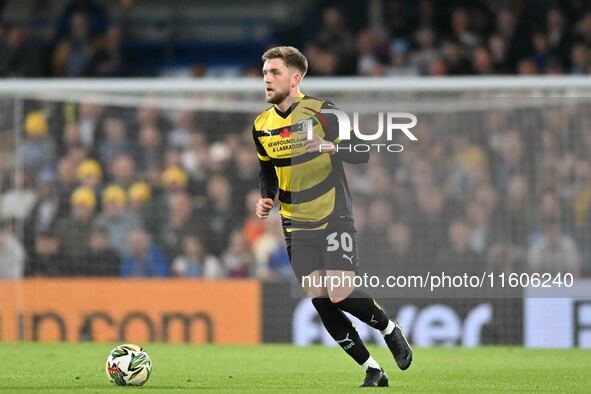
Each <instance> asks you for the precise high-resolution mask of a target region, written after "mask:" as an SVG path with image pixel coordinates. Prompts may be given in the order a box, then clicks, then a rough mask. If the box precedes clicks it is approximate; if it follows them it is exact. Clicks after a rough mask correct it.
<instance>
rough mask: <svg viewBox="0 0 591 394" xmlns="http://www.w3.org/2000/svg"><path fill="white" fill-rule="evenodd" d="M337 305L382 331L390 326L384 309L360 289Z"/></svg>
mask: <svg viewBox="0 0 591 394" xmlns="http://www.w3.org/2000/svg"><path fill="white" fill-rule="evenodd" d="M335 305H336V306H338V307H339V308H341V309H342V310H344V311H345V312H349V313H350V314H352V315H353V316H355V317H356V318H358V319H359V320H361V321H362V322H364V323H367V324H368V325H369V326H370V327H373V328H375V329H378V330H380V331H381V330H385V329H386V327H387V326H388V316H386V313H385V312H384V311H383V310H382V307H381V306H380V305H379V304H378V303H377V302H376V301H375V300H374V299H373V298H371V297H370V296H369V295H367V294H366V293H364V292H362V291H360V290H358V289H355V290H353V292H352V293H351V294H350V295H349V297H347V298H345V299H344V300H343V301H341V302H337V303H336V304H335Z"/></svg>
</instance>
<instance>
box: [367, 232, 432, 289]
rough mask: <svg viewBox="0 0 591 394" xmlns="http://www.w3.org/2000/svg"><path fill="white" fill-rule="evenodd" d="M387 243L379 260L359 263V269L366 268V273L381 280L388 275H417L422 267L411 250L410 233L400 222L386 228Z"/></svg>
mask: <svg viewBox="0 0 591 394" xmlns="http://www.w3.org/2000/svg"><path fill="white" fill-rule="evenodd" d="M387 236H388V243H387V247H386V250H385V251H384V253H380V259H378V260H369V259H368V260H369V261H365V262H361V263H360V264H361V267H362V268H364V266H367V270H368V271H373V270H374V269H375V271H377V272H378V275H380V276H381V277H382V278H385V277H386V276H388V275H405V274H419V273H421V272H422V268H423V266H421V265H420V264H418V262H417V259H416V254H415V253H414V251H413V249H412V238H411V236H412V235H411V232H410V229H409V228H408V226H407V225H406V224H405V223H402V222H394V223H392V224H390V225H388V228H387Z"/></svg>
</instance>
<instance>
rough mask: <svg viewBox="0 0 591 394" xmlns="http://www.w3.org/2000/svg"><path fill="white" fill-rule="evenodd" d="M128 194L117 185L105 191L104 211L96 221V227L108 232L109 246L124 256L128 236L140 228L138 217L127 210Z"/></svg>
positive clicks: (103, 195)
mask: <svg viewBox="0 0 591 394" xmlns="http://www.w3.org/2000/svg"><path fill="white" fill-rule="evenodd" d="M126 205H127V194H126V193H125V190H124V189H123V188H122V187H120V186H117V185H110V186H108V187H106V188H105V189H104V190H103V194H102V207H103V210H102V212H101V213H99V214H98V215H97V217H96V219H95V220H94V225H95V226H97V227H100V228H104V229H106V230H107V233H108V234H109V246H110V247H111V248H113V249H115V250H116V251H117V252H118V253H119V254H121V255H123V254H125V253H126V252H127V251H128V244H127V235H128V234H130V233H131V232H132V231H134V230H136V229H138V228H139V227H140V221H139V220H138V218H137V217H135V216H134V215H132V214H130V213H129V212H127V210H126Z"/></svg>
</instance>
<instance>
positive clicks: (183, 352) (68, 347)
mask: <svg viewBox="0 0 591 394" xmlns="http://www.w3.org/2000/svg"><path fill="white" fill-rule="evenodd" d="M113 347H114V344H33V343H25V344H7V343H4V344H0V392H1V393H12V392H13V393H39V392H43V393H45V392H76V393H77V392H90V393H122V392H128V391H130V390H131V391H134V392H137V391H136V390H147V392H149V393H170V392H222V393H223V392H230V391H234V392H249V393H261V392H266V393H274V392H288V393H292V392H318V393H333V392H334V393H344V392H359V390H360V389H359V388H357V386H358V385H359V384H360V383H361V381H362V378H363V373H362V371H361V368H360V367H359V366H357V365H355V364H354V363H353V362H352V360H350V359H349V358H348V356H347V355H346V354H344V353H343V352H342V350H340V349H339V348H328V347H322V346H308V347H296V346H290V345H258V346H256V345H255V346H220V345H204V346H191V345H165V344H148V345H145V350H146V351H147V352H148V353H149V354H150V357H151V358H152V362H153V370H152V376H151V377H150V380H149V381H148V382H147V383H146V385H145V386H143V387H140V388H136V387H116V386H113V385H111V383H109V382H108V380H107V378H106V375H105V371H104V366H105V360H106V358H107V355H108V353H109V351H110V350H111V348H113ZM370 351H371V352H372V355H373V356H374V358H375V359H376V360H377V361H378V362H379V363H380V364H381V365H382V367H383V368H384V369H385V370H386V372H387V373H388V376H389V378H390V387H389V388H388V389H377V390H380V391H386V390H390V391H391V392H399V393H463V392H466V393H468V392H470V393H472V392H490V393H493V392H494V393H497V392H510V393H529V392H534V393H543V392H568V393H575V392H581V393H583V392H587V393H588V392H589V391H590V390H591V373H590V372H591V370H590V369H589V368H590V365H591V351H589V350H577V349H572V350H528V349H523V348H511V347H509V348H508V347H484V348H477V349H462V348H425V349H415V357H414V361H413V364H412V366H411V368H410V369H409V370H407V371H405V372H402V371H399V370H398V368H397V367H396V366H395V364H394V361H393V360H392V358H391V356H390V354H389V353H388V351H387V349H386V348H381V347H371V348H370Z"/></svg>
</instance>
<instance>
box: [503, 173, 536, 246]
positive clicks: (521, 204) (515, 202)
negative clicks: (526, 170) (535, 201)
mask: <svg viewBox="0 0 591 394" xmlns="http://www.w3.org/2000/svg"><path fill="white" fill-rule="evenodd" d="M499 206H500V212H499V213H498V215H497V216H496V219H495V223H496V226H495V227H496V229H497V230H498V231H497V234H496V235H497V237H498V238H501V239H503V240H504V241H505V242H508V243H511V244H513V245H515V246H522V247H525V246H526V245H527V240H528V236H529V229H530V227H531V225H532V217H533V211H532V209H531V197H530V190H529V187H528V184H527V179H526V178H525V177H523V176H521V175H516V176H513V177H512V178H511V180H510V181H509V184H508V186H507V193H506V195H505V196H504V199H503V201H502V203H501V204H499Z"/></svg>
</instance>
